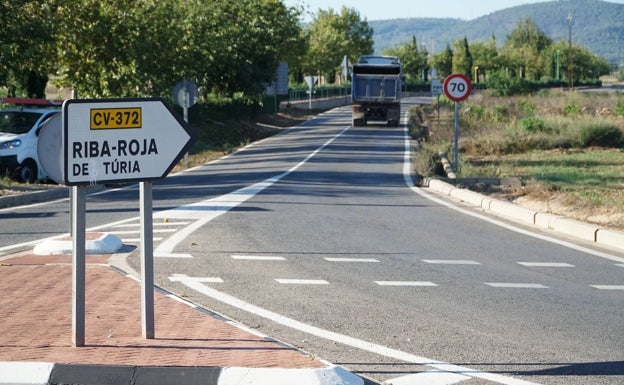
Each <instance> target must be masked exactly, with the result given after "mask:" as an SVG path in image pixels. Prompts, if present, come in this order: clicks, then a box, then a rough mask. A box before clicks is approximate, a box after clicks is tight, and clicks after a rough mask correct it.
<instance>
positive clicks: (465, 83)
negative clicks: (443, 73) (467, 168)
mask: <svg viewBox="0 0 624 385" xmlns="http://www.w3.org/2000/svg"><path fill="white" fill-rule="evenodd" d="M442 88H443V89H444V94H445V95H446V97H447V98H449V99H450V100H452V101H454V102H455V141H454V142H455V143H454V147H455V148H454V150H453V168H454V169H455V171H456V172H457V171H458V169H459V102H461V101H463V100H465V99H467V98H468V96H470V92H472V84H471V83H470V79H468V77H467V76H465V75H462V74H452V75H449V76H447V77H446V79H444V84H443V85H442Z"/></svg>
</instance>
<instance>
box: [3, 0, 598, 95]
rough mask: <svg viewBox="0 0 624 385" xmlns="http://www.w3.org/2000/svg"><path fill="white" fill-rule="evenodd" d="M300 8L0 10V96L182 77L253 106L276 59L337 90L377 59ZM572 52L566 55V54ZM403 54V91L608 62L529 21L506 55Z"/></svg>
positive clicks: (356, 19)
mask: <svg viewBox="0 0 624 385" xmlns="http://www.w3.org/2000/svg"><path fill="white" fill-rule="evenodd" d="M303 12H304V10H303V8H302V7H301V6H294V7H288V6H286V5H285V4H284V3H283V2H282V1H281V0H238V1H236V2H232V1H229V0H211V1H209V2H206V1H202V0H185V1H179V0H114V1H113V0H72V1H68V0H16V1H11V2H2V3H0V22H1V23H2V25H3V28H2V29H0V87H3V88H4V89H5V90H6V91H5V93H8V94H9V95H11V96H30V97H42V96H43V92H44V91H43V90H44V87H45V84H46V83H47V82H48V81H51V82H53V83H55V84H56V85H59V86H64V87H68V88H71V89H73V90H74V91H75V92H76V93H77V95H78V96H79V97H90V98H102V97H139V96H168V95H169V94H170V90H171V87H172V86H173V85H174V84H175V83H177V82H178V81H179V80H180V79H182V78H186V79H189V80H191V81H193V82H195V83H196V84H197V85H198V86H199V88H200V92H201V93H202V94H203V95H204V96H207V95H217V96H223V97H227V98H231V97H234V96H236V95H238V96H242V97H244V98H248V99H252V100H258V99H259V98H260V97H261V95H262V93H263V91H264V89H265V88H266V86H267V85H268V84H270V83H271V82H272V81H273V80H274V76H275V71H276V69H277V66H278V64H279V62H280V61H285V62H287V63H288V64H289V69H290V74H291V82H293V83H298V82H302V81H303V76H304V75H309V74H313V75H321V76H323V78H325V79H326V81H327V82H329V83H333V82H335V81H336V80H337V79H339V78H340V74H341V67H340V65H341V62H342V61H343V58H344V57H345V56H346V57H348V59H349V61H350V62H351V63H354V62H355V61H356V60H357V58H358V57H359V56H360V55H364V54H372V53H373V51H374V48H373V47H374V41H373V29H372V28H371V27H370V26H369V25H368V22H367V21H366V20H365V19H362V18H361V16H360V14H359V12H358V11H357V10H356V9H354V8H348V7H342V8H341V9H340V11H335V10H334V9H332V8H329V9H328V10H318V11H317V12H316V13H315V14H314V18H313V20H312V21H311V22H310V23H309V24H307V25H302V24H301V22H300V19H301V17H302V15H303ZM570 53H571V55H570ZM384 54H388V55H394V56H398V57H399V58H400V59H401V61H402V63H403V66H404V72H405V75H406V79H407V81H408V82H411V83H417V82H426V81H427V80H428V79H430V76H431V75H430V70H431V69H432V68H435V69H437V74H438V77H440V78H442V77H444V76H446V75H448V74H450V73H463V74H466V75H467V76H469V77H470V78H471V79H472V81H473V82H492V81H494V80H496V79H501V78H505V79H528V80H534V81H540V80H544V79H556V80H562V81H563V80H565V79H567V76H568V74H569V73H570V72H569V69H570V67H569V65H568V63H569V61H568V58H569V57H571V58H572V68H573V70H574V76H575V79H597V78H598V77H599V76H601V75H604V74H607V73H609V71H610V68H609V65H608V63H607V62H606V61H605V60H603V59H600V58H598V57H596V56H595V55H593V54H591V53H590V52H589V51H588V50H587V49H585V48H582V47H578V46H572V47H571V50H570V46H569V45H568V44H567V42H565V41H557V42H553V41H552V40H551V39H550V38H549V37H548V36H546V34H545V33H544V32H543V31H541V30H539V28H538V27H537V26H536V25H535V24H534V23H533V22H532V21H531V20H530V19H527V20H525V21H523V22H520V23H518V26H517V27H516V29H514V30H513V31H512V32H511V33H510V34H509V36H507V39H506V41H505V43H504V44H503V45H502V47H501V48H499V47H498V46H497V41H496V39H495V37H492V39H491V40H490V41H485V42H473V43H469V42H468V41H467V40H466V39H465V38H464V39H459V40H457V41H456V42H455V43H454V44H453V45H452V46H451V45H447V47H446V49H444V50H443V51H441V52H439V53H436V54H430V53H429V52H427V49H426V47H425V46H424V45H419V43H418V41H417V39H416V37H413V38H412V40H411V41H409V42H407V43H405V44H403V45H400V46H397V47H394V48H390V49H387V50H385V51H384Z"/></svg>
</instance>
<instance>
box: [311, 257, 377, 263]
mask: <svg viewBox="0 0 624 385" xmlns="http://www.w3.org/2000/svg"><path fill="white" fill-rule="evenodd" d="M323 259H324V260H326V261H328V262H362V263H379V260H377V259H375V258H323Z"/></svg>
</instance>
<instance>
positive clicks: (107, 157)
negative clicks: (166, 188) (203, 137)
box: [62, 98, 195, 186]
mask: <svg viewBox="0 0 624 385" xmlns="http://www.w3.org/2000/svg"><path fill="white" fill-rule="evenodd" d="M62 134H63V135H62V148H63V154H62V156H63V167H62V169H63V170H62V171H63V175H62V176H63V178H62V183H63V184H65V185H68V186H81V185H91V184H100V183H120V182H131V181H151V180H157V179H161V178H164V177H165V176H166V175H167V174H168V173H169V171H171V169H172V168H173V167H174V166H175V165H176V163H177V162H178V161H179V160H180V159H181V158H182V157H183V156H184V154H185V153H186V152H187V151H188V149H189V147H190V146H191V144H192V142H193V140H194V137H195V134H194V132H193V130H192V129H191V127H190V126H189V125H188V124H187V123H186V122H184V121H183V120H181V119H180V118H179V117H178V116H177V114H176V113H175V112H174V111H173V110H172V109H170V108H169V107H168V106H167V105H166V104H165V102H164V100H163V99H161V98H143V99H72V100H67V101H65V103H63V133H62Z"/></svg>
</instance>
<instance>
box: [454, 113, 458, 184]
mask: <svg viewBox="0 0 624 385" xmlns="http://www.w3.org/2000/svg"><path fill="white" fill-rule="evenodd" d="M453 168H454V169H455V172H457V171H459V102H455V135H454V145H453Z"/></svg>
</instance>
